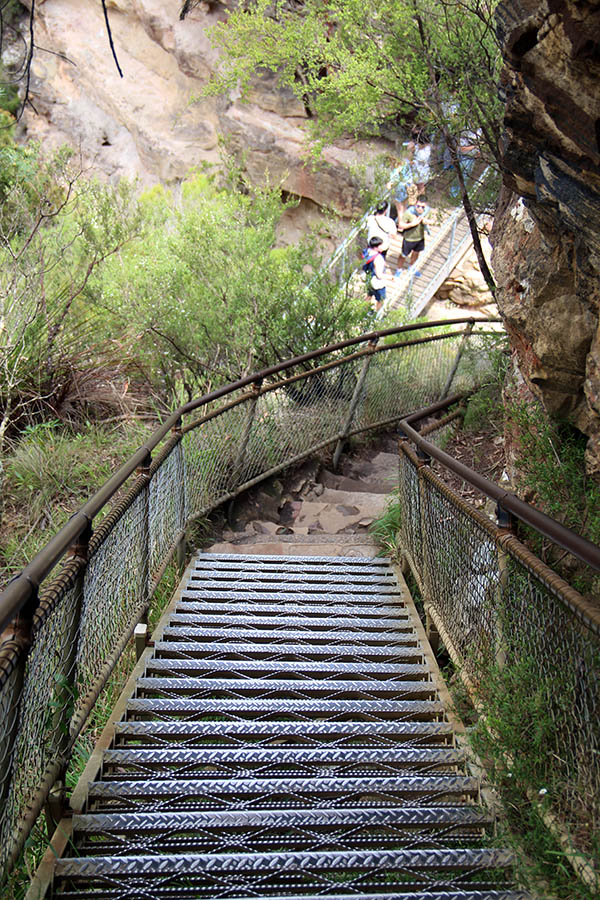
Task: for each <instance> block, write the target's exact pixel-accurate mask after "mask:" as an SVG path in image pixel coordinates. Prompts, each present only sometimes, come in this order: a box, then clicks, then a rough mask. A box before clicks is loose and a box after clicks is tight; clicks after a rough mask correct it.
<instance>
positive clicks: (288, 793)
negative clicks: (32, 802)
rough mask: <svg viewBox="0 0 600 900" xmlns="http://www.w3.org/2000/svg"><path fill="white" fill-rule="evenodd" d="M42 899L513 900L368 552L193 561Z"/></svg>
mask: <svg viewBox="0 0 600 900" xmlns="http://www.w3.org/2000/svg"><path fill="white" fill-rule="evenodd" d="M144 663H145V664H144V667H143V668H144V670H143V674H141V675H139V676H138V677H137V680H136V683H135V692H134V693H133V694H132V695H131V697H130V698H129V699H128V700H127V702H126V708H125V712H124V715H123V717H122V718H121V720H120V721H118V722H117V723H116V724H115V726H114V736H113V739H112V742H111V744H110V746H109V748H108V749H107V750H105V751H104V753H103V756H102V760H101V766H100V770H99V772H98V773H97V777H96V778H95V780H93V781H92V782H91V783H90V785H89V789H88V792H87V799H86V803H85V807H84V808H83V809H82V810H81V811H78V812H76V813H75V815H74V816H73V821H72V827H73V835H72V844H71V848H70V850H69V855H68V856H65V857H63V858H61V859H58V860H57V861H56V867H55V878H54V886H53V890H52V894H51V896H52V897H53V898H78V900H84V898H88V897H90V898H91V897H98V896H102V897H106V898H108V897H119V898H131V900H134V898H135V900H141V898H145V897H148V898H150V897H152V898H156V900H158V898H163V897H164V898H168V897H177V898H184V897H240V898H241V897H262V896H270V897H278V896H284V895H285V896H288V897H293V896H328V897H331V896H332V895H334V896H337V897H347V896H356V895H359V896H361V897H371V896H378V895H380V894H386V895H387V896H390V895H392V896H394V897H396V898H400V897H404V896H406V897H409V896H410V897H417V896H423V897H425V896H426V897H427V898H428V900H432V898H437V900H442V898H443V900H459V898H460V900H518V898H521V897H522V896H523V895H522V894H520V893H519V892H515V891H513V890H511V889H510V887H509V886H507V884H506V880H505V879H506V872H507V869H508V868H509V867H510V865H511V857H510V854H509V853H508V852H506V851H505V850H502V849H497V848H494V847H493V846H490V845H489V844H488V843H487V839H486V832H487V830H488V829H489V827H490V825H491V819H490V815H489V813H488V812H487V811H486V810H485V809H484V808H483V807H482V806H481V804H480V802H479V782H478V780H477V779H476V778H474V777H472V776H471V775H469V774H468V773H467V772H466V771H465V757H464V753H463V751H462V750H461V749H459V747H458V746H457V744H456V740H455V734H454V729H453V725H452V723H451V721H449V719H448V717H447V715H446V710H445V706H444V703H443V702H442V700H441V698H440V691H439V685H438V684H437V683H436V679H435V677H434V675H433V673H432V671H431V667H430V665H429V664H428V659H427V653H426V648H425V646H424V639H423V636H422V633H421V629H420V626H419V623H418V620H416V618H415V613H414V608H413V607H412V604H411V603H410V600H409V598H408V597H407V595H406V592H405V590H404V588H403V586H402V584H399V582H398V579H397V577H396V575H395V573H394V571H393V569H392V568H391V566H390V564H389V562H388V561H387V560H384V559H377V558H370V557H323V556H320V557H286V556H279V557H269V556H252V557H246V558H244V557H241V556H235V555H225V554H198V555H197V556H196V557H195V559H194V561H193V564H192V566H191V568H190V570H189V573H188V576H187V579H186V582H185V586H184V587H183V589H182V590H181V592H180V595H179V597H178V600H177V602H176V603H175V604H174V606H173V608H172V609H171V610H170V611H169V613H168V615H167V616H166V617H165V618H164V620H163V622H162V623H161V625H160V626H159V629H158V632H157V634H156V638H155V643H154V647H153V649H152V651H151V652H150V653H149V654H148V656H147V658H146V659H145V661H144Z"/></svg>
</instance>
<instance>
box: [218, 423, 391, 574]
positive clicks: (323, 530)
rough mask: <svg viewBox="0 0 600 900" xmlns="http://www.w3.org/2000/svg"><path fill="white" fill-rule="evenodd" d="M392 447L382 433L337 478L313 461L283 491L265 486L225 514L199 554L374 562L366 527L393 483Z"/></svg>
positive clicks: (346, 461)
mask: <svg viewBox="0 0 600 900" xmlns="http://www.w3.org/2000/svg"><path fill="white" fill-rule="evenodd" d="M396 445H397V438H396V436H395V435H394V434H391V433H389V434H386V435H384V436H382V437H381V439H380V440H379V441H378V442H377V443H375V444H372V445H369V446H366V447H362V448H360V450H359V451H357V452H356V453H354V454H353V455H352V456H346V457H343V458H342V461H341V464H340V471H339V472H336V473H334V472H332V471H330V470H329V468H328V467H327V465H326V464H321V463H320V462H319V461H317V460H312V461H309V462H307V463H305V464H304V465H303V466H301V467H300V468H299V469H297V470H296V472H295V473H294V474H293V476H291V477H289V476H288V477H287V479H286V480H285V483H282V482H281V481H279V480H276V479H272V480H271V481H270V482H269V483H267V484H266V485H264V486H261V487H259V488H258V489H256V490H255V491H252V492H251V493H250V494H249V495H248V497H247V498H244V500H243V501H238V502H237V503H236V504H235V506H233V507H230V508H229V510H228V518H229V523H230V525H229V527H226V528H225V529H224V530H223V533H222V535H221V540H219V541H218V542H217V543H213V544H212V545H211V546H210V547H207V548H205V552H209V553H244V554H256V555H270V554H276V555H286V556H290V555H291V556H375V555H376V554H377V552H378V548H377V545H376V544H375V542H374V540H373V538H372V537H371V535H370V534H369V526H370V525H371V524H372V522H373V521H374V520H375V519H377V518H379V517H380V516H381V515H382V513H383V512H385V509H386V507H387V502H388V496H389V494H390V492H391V491H392V490H393V489H394V488H395V487H396V485H397V483H398V453H397V446H396Z"/></svg>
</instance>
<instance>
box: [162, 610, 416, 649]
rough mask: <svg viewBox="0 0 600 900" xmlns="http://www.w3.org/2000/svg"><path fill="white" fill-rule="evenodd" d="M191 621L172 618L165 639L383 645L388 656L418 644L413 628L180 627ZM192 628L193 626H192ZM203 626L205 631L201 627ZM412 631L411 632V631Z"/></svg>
mask: <svg viewBox="0 0 600 900" xmlns="http://www.w3.org/2000/svg"><path fill="white" fill-rule="evenodd" d="M189 618H192V617H184V616H177V615H175V614H173V615H172V616H171V622H176V623H177V624H175V625H169V626H168V627H167V628H165V630H164V631H163V637H165V636H166V635H172V636H173V637H178V638H182V637H185V638H188V639H191V640H194V641H207V642H210V641H214V640H215V639H216V638H223V640H224V641H226V640H230V641H231V640H236V639H238V640H239V641H248V640H250V639H252V641H265V642H268V643H272V644H275V643H277V642H278V641H281V642H282V643H287V642H288V641H294V642H295V643H298V644H301V643H304V644H306V645H308V646H310V648H311V650H312V648H313V646H314V645H315V644H317V643H326V644H327V645H328V646H329V647H331V646H335V645H336V643H343V642H347V643H350V642H351V641H355V642H356V645H357V646H358V647H364V646H367V647H368V646H373V645H377V644H384V645H385V647H386V650H387V652H388V653H389V652H390V649H391V647H393V646H395V645H396V644H403V643H409V642H410V641H416V636H415V634H414V632H413V630H412V628H410V626H407V627H406V628H407V630H406V633H405V631H404V628H403V627H402V628H398V633H396V632H395V631H382V632H381V633H380V634H377V633H375V632H373V633H371V632H367V633H364V632H362V631H361V630H360V629H359V628H358V627H357V629H356V631H337V630H336V629H335V628H331V629H330V630H325V629H324V630H323V631H309V630H308V629H307V630H306V631H294V630H293V629H291V628H290V627H289V623H282V626H281V630H279V631H278V630H275V631H271V630H268V629H266V628H265V629H252V628H216V627H215V628H213V627H211V626H209V625H202V623H201V622H198V623H197V624H198V626H199V627H198V628H192V627H187V628H186V627H185V625H183V623H182V624H181V625H179V624H178V623H179V622H180V621H181V620H182V619H189ZM190 624H191V623H190ZM201 625H202V627H200V626H201ZM409 628H410V630H408V629H409ZM358 635H362V640H361V639H359V637H358Z"/></svg>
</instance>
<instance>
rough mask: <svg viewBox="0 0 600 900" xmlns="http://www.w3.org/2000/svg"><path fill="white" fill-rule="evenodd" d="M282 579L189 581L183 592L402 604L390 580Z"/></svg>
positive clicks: (395, 587)
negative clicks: (372, 600) (358, 582)
mask: <svg viewBox="0 0 600 900" xmlns="http://www.w3.org/2000/svg"><path fill="white" fill-rule="evenodd" d="M282 575H283V573H280V576H279V578H278V579H277V580H273V581H269V580H265V581H263V580H262V579H261V578H258V577H257V578H253V579H246V578H237V579H229V580H228V581H224V579H210V580H200V579H194V578H193V577H192V578H191V579H190V581H189V582H188V586H187V587H186V589H185V592H186V593H188V594H200V595H205V594H210V593H211V592H212V591H214V592H215V593H216V594H217V595H221V594H226V595H229V594H231V595H233V596H232V597H231V599H235V595H236V594H242V595H243V596H242V597H241V598H240V599H244V597H249V598H250V599H253V598H254V597H255V596H256V599H257V600H260V599H261V598H262V595H265V596H266V598H267V599H268V598H269V597H270V596H271V595H273V598H274V600H276V601H279V600H280V599H283V600H286V599H288V595H291V596H290V597H289V599H290V600H293V599H294V597H296V596H297V595H298V594H306V596H307V598H309V599H310V598H314V597H320V596H323V598H324V599H325V600H328V601H330V602H331V601H334V602H335V600H336V598H337V597H348V599H349V601H350V602H351V603H352V601H353V600H354V599H355V598H356V599H357V600H359V602H360V603H361V604H364V603H369V602H370V601H371V599H372V598H373V599H380V598H381V597H389V598H390V601H391V602H392V603H393V602H394V601H396V602H398V601H400V602H402V591H401V590H400V588H399V587H398V585H397V584H396V583H395V582H394V581H391V579H388V581H386V582H384V583H375V584H372V583H369V582H365V584H356V582H355V581H349V582H348V583H347V584H346V583H339V582H335V581H304V580H303V579H302V578H300V577H298V578H293V579H292V578H289V577H288V580H283V578H282ZM231 582H233V584H231Z"/></svg>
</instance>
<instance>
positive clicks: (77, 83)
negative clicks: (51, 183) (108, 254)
mask: <svg viewBox="0 0 600 900" xmlns="http://www.w3.org/2000/svg"><path fill="white" fill-rule="evenodd" d="M25 2H27V0H25ZM180 7H181V2H180V0H109V2H108V9H109V15H110V23H111V28H112V32H113V38H114V43H115V49H116V53H117V57H118V60H119V63H120V65H121V68H122V70H123V75H124V77H123V78H120V77H119V74H118V71H117V69H116V66H115V64H114V61H113V59H112V56H111V53H110V48H109V43H108V37H107V33H106V28H105V25H104V20H103V15H102V6H101V4H100V3H87V2H82V0H38V2H37V3H36V45H37V47H38V48H44V47H47V48H51V49H52V53H50V52H45V51H44V50H41V49H39V50H36V53H35V55H34V61H33V69H32V74H33V79H32V84H31V92H32V99H33V103H34V105H35V109H36V111H37V115H35V114H33V113H32V112H31V111H28V112H27V113H26V117H25V124H26V128H27V134H28V136H29V137H33V138H38V139H41V140H44V141H47V142H49V143H53V144H57V143H61V142H67V143H69V144H71V145H74V146H76V147H80V148H81V151H82V154H83V156H84V158H85V159H86V160H87V161H89V162H90V163H91V164H92V165H93V166H95V167H97V168H98V169H99V170H101V171H103V172H105V173H106V174H107V175H108V176H113V177H118V176H121V175H125V176H128V177H134V176H138V177H139V178H140V179H141V181H142V183H148V184H151V183H155V182H157V181H161V182H162V183H164V184H174V183H177V182H178V181H179V180H180V179H182V178H184V177H185V175H186V173H188V172H189V170H190V169H193V168H194V167H197V166H200V165H202V164H203V163H215V162H217V161H218V159H219V147H218V141H219V136H220V135H222V136H223V137H224V138H225V139H226V140H227V141H228V144H229V147H230V148H231V149H232V150H233V151H235V152H240V153H241V152H242V151H246V167H247V169H248V173H249V175H250V177H251V179H252V180H254V181H255V182H261V181H262V180H264V179H265V177H266V173H267V172H268V173H269V178H270V181H271V183H279V182H280V181H283V187H284V188H285V189H286V190H287V191H289V192H290V193H293V194H297V195H299V196H300V197H303V198H308V200H310V201H314V202H316V203H318V204H319V205H321V206H324V205H329V206H332V207H334V208H335V209H337V210H338V211H339V212H340V213H341V214H342V215H346V216H350V215H354V214H356V213H357V212H358V211H359V203H358V194H357V186H356V184H355V183H354V181H353V179H352V177H351V176H350V174H349V170H348V166H349V165H350V164H351V163H353V162H356V161H359V160H364V158H365V145H364V144H359V143H356V142H348V143H347V144H346V145H338V146H335V147H330V148H328V149H327V150H326V152H325V156H324V160H323V164H322V165H320V166H319V167H318V168H315V167H313V166H312V165H311V163H310V162H309V163H305V154H306V147H305V125H306V111H305V109H304V106H303V105H302V103H300V102H299V101H298V100H297V99H296V98H295V96H294V95H293V94H292V92H291V91H289V92H282V91H281V90H279V89H276V87H275V84H274V80H273V79H272V78H269V77H264V78H257V79H256V83H255V86H254V90H253V91H252V94H251V97H250V103H249V104H241V103H240V102H238V100H237V99H236V98H235V97H234V96H231V97H227V98H225V97H223V98H218V99H208V100H203V101H201V102H195V103H192V102H191V101H192V99H193V97H194V95H197V94H198V93H199V91H200V88H201V87H202V85H203V84H205V83H206V81H207V80H208V78H209V77H210V75H211V74H212V72H213V71H214V70H215V68H216V66H217V65H218V55H217V53H216V52H215V50H214V49H213V48H212V46H211V44H210V41H209V39H208V36H207V31H208V29H209V28H210V27H211V26H212V25H214V24H215V23H216V22H217V21H219V20H220V19H223V18H225V17H226V16H227V8H226V6H225V5H224V4H222V3H220V2H214V0H212V2H210V3H208V2H207V3H200V4H199V5H197V6H196V7H195V8H194V9H193V10H192V11H191V12H190V14H189V15H188V16H187V18H186V19H185V21H183V22H180V21H179V10H180ZM372 149H374V150H379V151H381V150H384V149H385V150H389V149H390V145H389V144H383V143H382V144H381V146H379V147H375V148H372Z"/></svg>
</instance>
